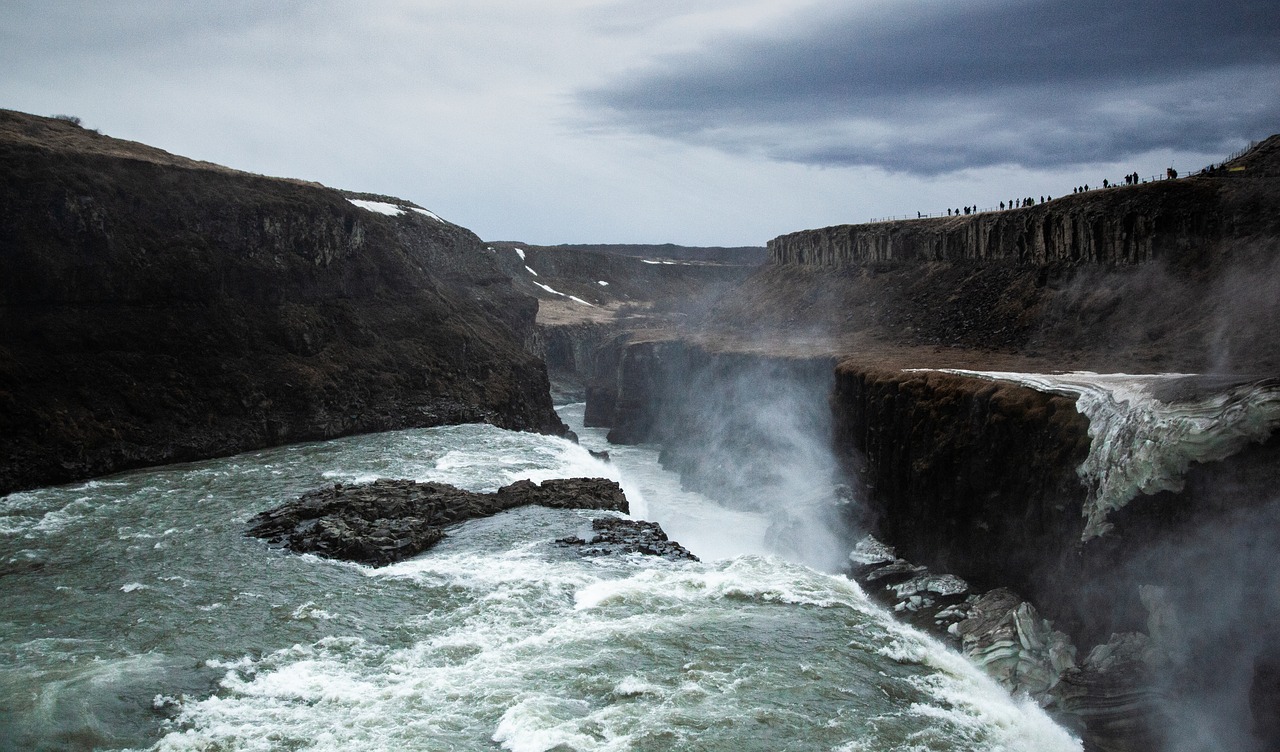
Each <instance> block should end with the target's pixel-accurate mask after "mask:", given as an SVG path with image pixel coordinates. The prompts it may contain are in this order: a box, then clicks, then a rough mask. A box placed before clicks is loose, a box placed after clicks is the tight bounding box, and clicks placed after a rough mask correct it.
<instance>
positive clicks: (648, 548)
mask: <svg viewBox="0 0 1280 752" xmlns="http://www.w3.org/2000/svg"><path fill="white" fill-rule="evenodd" d="M556 542H557V543H559V544H561V545H564V546H570V547H572V548H574V549H576V550H577V551H578V553H579V554H581V555H583V556H625V555H627V554H644V555H646V556H659V557H662V558H664V559H669V560H671V561H698V557H696V556H694V555H693V553H692V552H690V551H689V549H687V548H685V547H684V546H682V545H680V544H679V543H676V542H675V541H673V540H670V539H669V538H667V533H666V531H664V530H663V529H662V526H661V525H659V524H658V523H656V522H648V521H647V520H624V519H619V518H617V517H601V518H599V519H595V520H592V521H591V537H590V538H589V539H584V538H579V537H578V536H576V535H574V536H570V537H568V538H561V539H560V540H558V541H556Z"/></svg>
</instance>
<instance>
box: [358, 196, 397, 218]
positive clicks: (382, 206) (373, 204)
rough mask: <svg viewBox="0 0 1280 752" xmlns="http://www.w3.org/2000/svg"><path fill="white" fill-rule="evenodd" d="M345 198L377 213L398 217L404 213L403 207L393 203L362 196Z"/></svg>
mask: <svg viewBox="0 0 1280 752" xmlns="http://www.w3.org/2000/svg"><path fill="white" fill-rule="evenodd" d="M347 200H348V201H350V202H351V203H353V204H355V205H356V206H358V207H360V208H361V209H364V210H366V211H371V212H375V213H377V214H385V215H387V216H388V217H398V216H400V215H401V214H404V209H402V208H401V207H399V206H396V205H395V204H388V203H386V202H385V201H365V200H364V199H362V198H349V199H347Z"/></svg>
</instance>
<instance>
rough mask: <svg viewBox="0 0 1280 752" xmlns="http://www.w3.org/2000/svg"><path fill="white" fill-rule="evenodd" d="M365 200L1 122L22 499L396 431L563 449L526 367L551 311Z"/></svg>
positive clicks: (6, 474) (5, 297) (422, 218)
mask: <svg viewBox="0 0 1280 752" xmlns="http://www.w3.org/2000/svg"><path fill="white" fill-rule="evenodd" d="M353 197H356V196H355V195H353V194H344V193H341V192H339V191H335V190H332V189H328V188H325V187H323V186H319V185H316V184H307V183H302V182H299V181H291V180H282V179H274V178H265V177H261V176H256V175H249V174H246V173H239V172H235V171H233V170H229V169H227V168H222V167H218V166H216V165H209V164H206V163H198V162H193V161H191V160H186V159H183V158H181V157H176V156H174V155H171V154H167V153H166V152H162V151H160V150H157V149H152V148H150V147H146V146H143V145H141V144H134V143H131V142H125V141H118V140H116V139H111V138H107V137H105V136H100V135H98V134H96V133H93V132H91V131H84V130H82V129H80V128H78V127H76V126H74V125H72V124H70V123H65V122H62V121H57V120H50V119H46V118H37V117H33V116H29V115H22V114H20V113H12V112H4V111H0V268H3V269H4V273H3V274H0V494H3V493H6V492H8V491H12V490H15V489H19V488H24V487H29V486H33V485H42V484H49V483H57V482H64V481H69V480H74V479H78V478H84V477H90V476H93V475H99V474H103V473H108V472H112V471H115V470H120V469H124V468H130V467H139V466H143V465H149V464H158V463H165V462H172V461H180V460H191V459H199V458H203V457H209V456H217V455H222V454H229V453H233V452H236V451H243V450H245V449H250V448H256V447H262V446H268V445H271V444H278V443H285V442H292V441H303V440H311V439H321V438H329V437H334V436H341V435H345V434H351V433H360V432H367V431H376V430H387V429H392V428H403V427H410V426H429V425H439V424H445V423H458V422H469V421H488V422H491V423H494V424H496V425H499V426H503V427H506V428H513V429H526V430H538V431H547V432H555V433H559V432H561V431H563V430H564V427H563V424H562V423H561V422H560V420H559V418H558V417H557V416H556V415H555V413H554V411H553V409H552V405H551V401H550V398H549V396H548V389H547V376H546V370H545V367H544V366H543V364H542V362H541V361H540V360H539V359H538V358H537V357H536V356H534V355H532V354H529V353H528V352H526V351H525V350H524V347H523V345H524V342H525V340H526V339H528V338H529V337H530V336H531V335H532V331H533V326H534V316H535V314H536V312H537V301H536V300H534V299H533V298H532V297H530V296H528V295H525V294H523V293H520V292H518V291H516V290H515V289H514V288H513V287H512V285H511V283H510V281H509V280H508V279H507V277H506V276H505V275H504V274H502V272H501V271H500V270H499V269H498V268H497V267H496V266H495V264H494V261H493V259H492V258H491V254H489V253H487V252H486V251H485V250H484V246H483V244H481V243H480V241H479V239H478V238H476V236H475V235H474V234H472V233H471V232H469V231H467V230H466V229H464V228H461V227H458V226H456V225H452V224H449V223H447V222H443V221H440V220H439V219H437V218H435V217H434V216H432V215H430V214H429V213H424V212H421V211H418V210H416V209H415V208H413V207H412V205H410V204H407V203H405V202H400V201H399V200H397V199H388V198H385V197H384V198H382V201H384V202H392V205H393V206H396V205H398V206H403V207H406V208H404V209H403V210H401V211H400V212H399V213H395V212H394V211H393V215H388V214H384V213H378V212H375V211H370V210H369V209H366V208H361V207H359V206H357V205H356V204H353V203H352V202H351V201H350V200H349V198H353ZM364 198H376V197H371V196H365V197H364Z"/></svg>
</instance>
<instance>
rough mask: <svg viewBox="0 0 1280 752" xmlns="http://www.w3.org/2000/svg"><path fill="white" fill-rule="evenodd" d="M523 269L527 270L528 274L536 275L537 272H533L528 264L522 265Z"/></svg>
mask: <svg viewBox="0 0 1280 752" xmlns="http://www.w3.org/2000/svg"><path fill="white" fill-rule="evenodd" d="M524 270H525V271H527V272H529V273H530V274H532V275H533V276H535V277H536V276H538V273H537V272H535V271H534V270H533V267H531V266H529V265H528V264H525V266H524Z"/></svg>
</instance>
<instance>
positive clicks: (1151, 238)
mask: <svg viewBox="0 0 1280 752" xmlns="http://www.w3.org/2000/svg"><path fill="white" fill-rule="evenodd" d="M1217 187H1218V183H1217V182H1216V181H1212V180H1209V179H1204V180H1183V181H1168V182H1161V183H1154V184H1149V185H1141V186H1127V187H1119V188H1113V189H1109V190H1101V191H1090V192H1088V193H1083V194H1075V195H1070V196H1064V197H1061V198H1058V199H1055V200H1053V201H1050V202H1047V203H1043V204H1039V205H1036V206H1030V207H1026V208H1021V209H1010V210H1006V211H998V212H985V213H980V214H970V215H964V216H957V217H946V218H933V219H917V220H902V221H894V222H877V223H873V224H863V225H838V226H835V227H825V228H822V229H816V230H804V231H801V232H794V233H791V234H788V235H783V236H781V237H778V238H775V239H774V240H771V241H770V242H769V260H770V262H771V263H773V264H806V265H817V266H832V267H840V266H852V265H858V264H869V263H884V262H899V263H924V262H931V261H1013V262H1018V263H1027V264H1060V263H1067V264H1142V263H1147V262H1150V261H1152V260H1154V259H1157V258H1160V257H1162V256H1164V255H1167V254H1169V253H1173V252H1176V251H1178V250H1181V249H1184V248H1186V247H1188V246H1189V245H1193V244H1196V243H1200V242H1205V241H1214V240H1217V239H1219V238H1221V237H1223V235H1224V234H1225V233H1227V232H1230V231H1231V229H1232V227H1233V226H1232V223H1231V218H1230V217H1228V216H1225V215H1224V212H1223V210H1222V208H1221V207H1220V206H1219V203H1218V200H1217Z"/></svg>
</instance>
